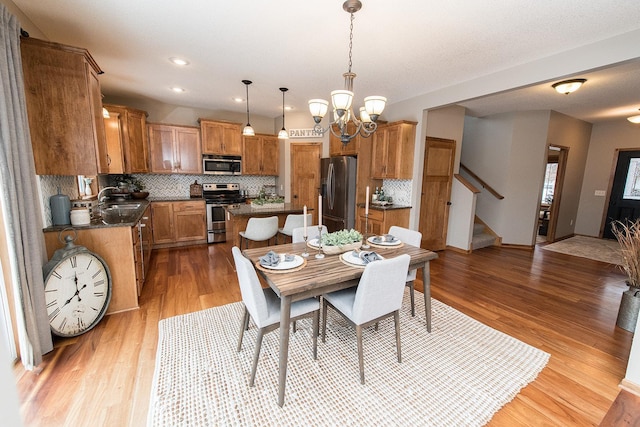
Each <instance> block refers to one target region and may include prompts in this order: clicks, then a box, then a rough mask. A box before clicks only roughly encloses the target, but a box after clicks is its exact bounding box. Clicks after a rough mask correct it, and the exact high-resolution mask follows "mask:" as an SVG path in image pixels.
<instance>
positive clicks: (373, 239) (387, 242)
mask: <svg viewBox="0 0 640 427" xmlns="http://www.w3.org/2000/svg"><path fill="white" fill-rule="evenodd" d="M367 242H368V243H369V244H370V245H371V246H374V247H377V248H389V247H394V248H401V247H402V246H404V243H403V242H402V241H401V240H400V239H398V238H397V237H395V236H393V235H391V234H383V235H380V236H370V237H369V238H368V239H367Z"/></svg>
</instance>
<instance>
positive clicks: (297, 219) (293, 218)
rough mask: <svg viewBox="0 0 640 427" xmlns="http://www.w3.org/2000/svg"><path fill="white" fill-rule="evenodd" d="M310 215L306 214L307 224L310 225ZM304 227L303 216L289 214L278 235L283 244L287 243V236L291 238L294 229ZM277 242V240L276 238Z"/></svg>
mask: <svg viewBox="0 0 640 427" xmlns="http://www.w3.org/2000/svg"><path fill="white" fill-rule="evenodd" d="M311 218H312V216H311V214H307V224H311V221H312V219H311ZM302 226H304V214H289V215H287V219H286V220H285V221H284V227H282V228H279V229H278V234H282V235H283V236H284V237H283V238H284V242H283V243H287V236H289V237H291V235H292V233H293V229H294V228H298V227H302ZM276 240H277V238H276Z"/></svg>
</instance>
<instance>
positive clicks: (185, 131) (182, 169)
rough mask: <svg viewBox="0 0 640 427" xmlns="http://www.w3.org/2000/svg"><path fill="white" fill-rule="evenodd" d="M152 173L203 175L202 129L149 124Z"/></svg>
mask: <svg viewBox="0 0 640 427" xmlns="http://www.w3.org/2000/svg"><path fill="white" fill-rule="evenodd" d="M147 129H148V131H149V149H150V150H149V151H150V153H151V173H184V174H201V173H202V147H201V146H200V128H198V127H194V126H176V125H164V124H159V123H149V124H147Z"/></svg>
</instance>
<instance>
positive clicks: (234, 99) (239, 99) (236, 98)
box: [232, 97, 244, 103]
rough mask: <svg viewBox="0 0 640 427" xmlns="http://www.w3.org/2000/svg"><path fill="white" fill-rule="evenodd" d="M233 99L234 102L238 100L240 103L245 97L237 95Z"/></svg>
mask: <svg viewBox="0 0 640 427" xmlns="http://www.w3.org/2000/svg"><path fill="white" fill-rule="evenodd" d="M232 99H233V102H238V103H240V102H244V98H239V97H235V98H232Z"/></svg>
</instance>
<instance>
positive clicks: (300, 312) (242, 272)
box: [231, 246, 320, 387]
mask: <svg viewBox="0 0 640 427" xmlns="http://www.w3.org/2000/svg"><path fill="white" fill-rule="evenodd" d="M231 252H232V253H233V259H234V261H235V265H236V273H237V275H238V283H239V284H240V293H241V294H242V302H243V304H244V316H243V318H242V324H241V325H240V336H239V338H238V352H239V351H240V350H241V349H242V339H243V338H244V331H245V330H247V329H248V327H249V319H250V318H251V319H253V322H254V323H255V324H256V326H257V328H258V336H257V338H256V346H255V349H254V352H253V364H252V366H251V378H250V380H249V386H250V387H253V384H254V381H255V378H256V368H257V366H258V357H259V356H260V348H261V347H262V337H263V336H264V334H266V333H268V332H271V331H273V330H275V329H278V328H279V327H280V298H279V297H278V295H276V294H275V292H273V290H271V288H264V289H263V288H262V286H261V285H260V280H259V279H258V275H257V274H256V270H255V268H254V266H253V264H252V263H251V261H250V260H249V259H247V258H246V257H245V256H244V255H242V251H240V248H238V247H237V246H234V247H233V248H232V249H231ZM305 317H312V318H313V333H312V340H313V358H314V359H317V357H318V332H319V325H320V303H319V302H318V300H317V299H316V298H307V299H303V300H300V301H295V302H294V303H292V304H291V321H292V322H295V321H296V320H299V319H302V318H305Z"/></svg>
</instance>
